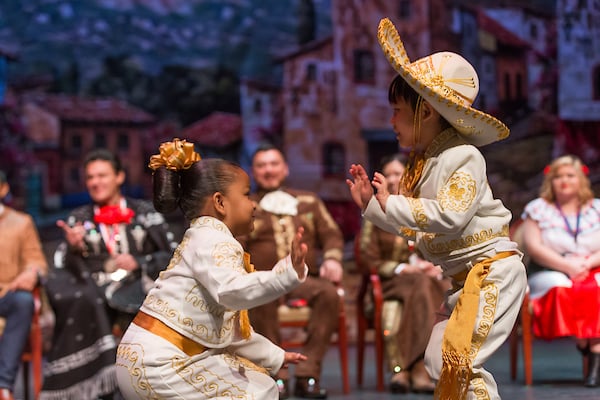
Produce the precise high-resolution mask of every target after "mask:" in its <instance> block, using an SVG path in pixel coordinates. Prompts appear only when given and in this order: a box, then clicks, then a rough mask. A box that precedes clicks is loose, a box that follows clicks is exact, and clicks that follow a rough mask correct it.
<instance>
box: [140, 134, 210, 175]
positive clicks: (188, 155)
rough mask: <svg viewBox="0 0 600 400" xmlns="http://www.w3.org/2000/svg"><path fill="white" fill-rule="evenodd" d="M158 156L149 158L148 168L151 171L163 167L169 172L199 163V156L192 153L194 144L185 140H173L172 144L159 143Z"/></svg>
mask: <svg viewBox="0 0 600 400" xmlns="http://www.w3.org/2000/svg"><path fill="white" fill-rule="evenodd" d="M158 151H159V154H155V155H153V156H152V157H150V164H148V166H149V167H150V169H152V170H153V171H155V170H157V169H158V168H160V167H165V168H167V169H170V170H171V171H179V170H182V169H188V168H189V167H191V166H192V164H193V163H195V162H196V161H200V154H198V153H196V152H195V151H194V144H193V143H188V142H186V141H185V139H182V140H180V139H177V138H175V139H173V141H172V142H164V143H161V145H160V147H159V149H158Z"/></svg>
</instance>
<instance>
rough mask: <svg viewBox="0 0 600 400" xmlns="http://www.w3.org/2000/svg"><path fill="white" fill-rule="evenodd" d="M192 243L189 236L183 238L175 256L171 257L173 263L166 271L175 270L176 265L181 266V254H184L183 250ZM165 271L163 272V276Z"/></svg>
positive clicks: (170, 262)
mask: <svg viewBox="0 0 600 400" xmlns="http://www.w3.org/2000/svg"><path fill="white" fill-rule="evenodd" d="M189 241H190V236H189V235H185V236H184V237H183V239H182V240H181V243H179V245H178V246H177V248H176V249H175V251H174V252H173V256H172V257H171V261H169V265H168V266H167V268H166V269H165V271H168V270H170V269H171V268H173V267H174V266H175V265H177V264H179V262H180V261H181V253H183V249H185V246H187V244H188V242H189ZM163 272H164V271H161V273H160V274H161V275H162V273H163Z"/></svg>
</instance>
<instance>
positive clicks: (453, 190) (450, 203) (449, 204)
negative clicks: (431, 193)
mask: <svg viewBox="0 0 600 400" xmlns="http://www.w3.org/2000/svg"><path fill="white" fill-rule="evenodd" d="M476 194H477V185H476V183H475V179H473V177H472V176H471V175H470V174H469V173H466V172H463V171H457V172H455V173H454V174H452V176H451V177H450V179H449V180H448V182H447V183H446V184H445V185H444V186H443V187H442V190H440V192H439V193H438V194H437V201H438V202H439V203H440V207H441V208H442V210H444V211H454V212H465V211H467V210H468V209H469V208H471V204H472V203H473V200H474V199H475V195H476Z"/></svg>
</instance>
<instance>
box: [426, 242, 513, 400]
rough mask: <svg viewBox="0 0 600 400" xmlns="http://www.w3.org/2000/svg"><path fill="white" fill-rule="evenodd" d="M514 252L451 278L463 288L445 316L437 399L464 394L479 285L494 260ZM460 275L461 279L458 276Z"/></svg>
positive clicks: (463, 396) (456, 398) (449, 399)
mask: <svg viewBox="0 0 600 400" xmlns="http://www.w3.org/2000/svg"><path fill="white" fill-rule="evenodd" d="M515 254H517V253H516V252H514V251H503V252H500V253H497V254H496V255H495V256H493V257H490V258H486V259H485V260H483V261H480V262H478V263H477V264H475V265H473V268H471V270H469V271H468V272H466V276H464V278H463V275H465V274H463V273H458V274H456V275H454V276H453V277H452V278H453V279H454V280H464V279H466V280H465V284H464V287H463V292H462V293H461V294H460V296H459V298H458V301H457V303H456V306H455V307H454V310H453V311H452V314H451V315H450V318H449V319H448V324H447V325H446V329H445V330H444V337H443V339H442V362H443V364H442V372H441V374H440V379H439V380H438V383H437V386H436V388H435V393H434V398H435V399H437V400H462V399H466V398H467V392H468V390H469V384H470V382H471V374H472V373H473V371H472V367H473V365H472V364H473V360H471V359H470V358H469V351H470V349H471V339H472V337H473V328H474V326H475V321H476V320H477V312H478V310H479V294H480V292H481V285H482V284H483V281H484V280H485V278H486V277H487V275H488V273H489V271H490V265H491V264H492V263H493V262H494V261H498V260H500V259H503V258H506V257H510V256H512V255H515ZM461 278H462V279H461Z"/></svg>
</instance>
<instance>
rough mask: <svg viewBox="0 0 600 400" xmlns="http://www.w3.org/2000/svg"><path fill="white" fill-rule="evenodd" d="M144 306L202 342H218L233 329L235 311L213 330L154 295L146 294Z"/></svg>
mask: <svg viewBox="0 0 600 400" xmlns="http://www.w3.org/2000/svg"><path fill="white" fill-rule="evenodd" d="M144 306H145V307H148V308H149V309H151V310H153V311H154V312H156V313H158V314H160V315H161V316H163V317H164V318H165V319H166V320H169V321H171V322H172V323H173V324H174V325H175V326H179V327H182V328H186V329H185V330H186V332H188V333H190V334H192V335H194V336H195V337H197V338H198V339H201V340H202V341H203V342H208V343H210V344H220V343H221V342H222V338H223V337H226V336H228V335H229V334H230V332H231V330H232V329H233V323H234V316H235V313H233V312H232V313H230V316H228V317H225V318H223V324H222V325H221V327H220V329H218V330H215V329H214V328H212V327H211V328H209V327H207V326H206V325H204V324H199V323H196V322H194V320H193V318H191V317H186V316H183V315H181V313H180V312H179V310H176V309H174V308H172V307H171V306H170V305H169V303H168V302H166V301H164V300H162V299H160V298H158V297H156V296H154V295H149V296H146V300H145V301H144Z"/></svg>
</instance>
